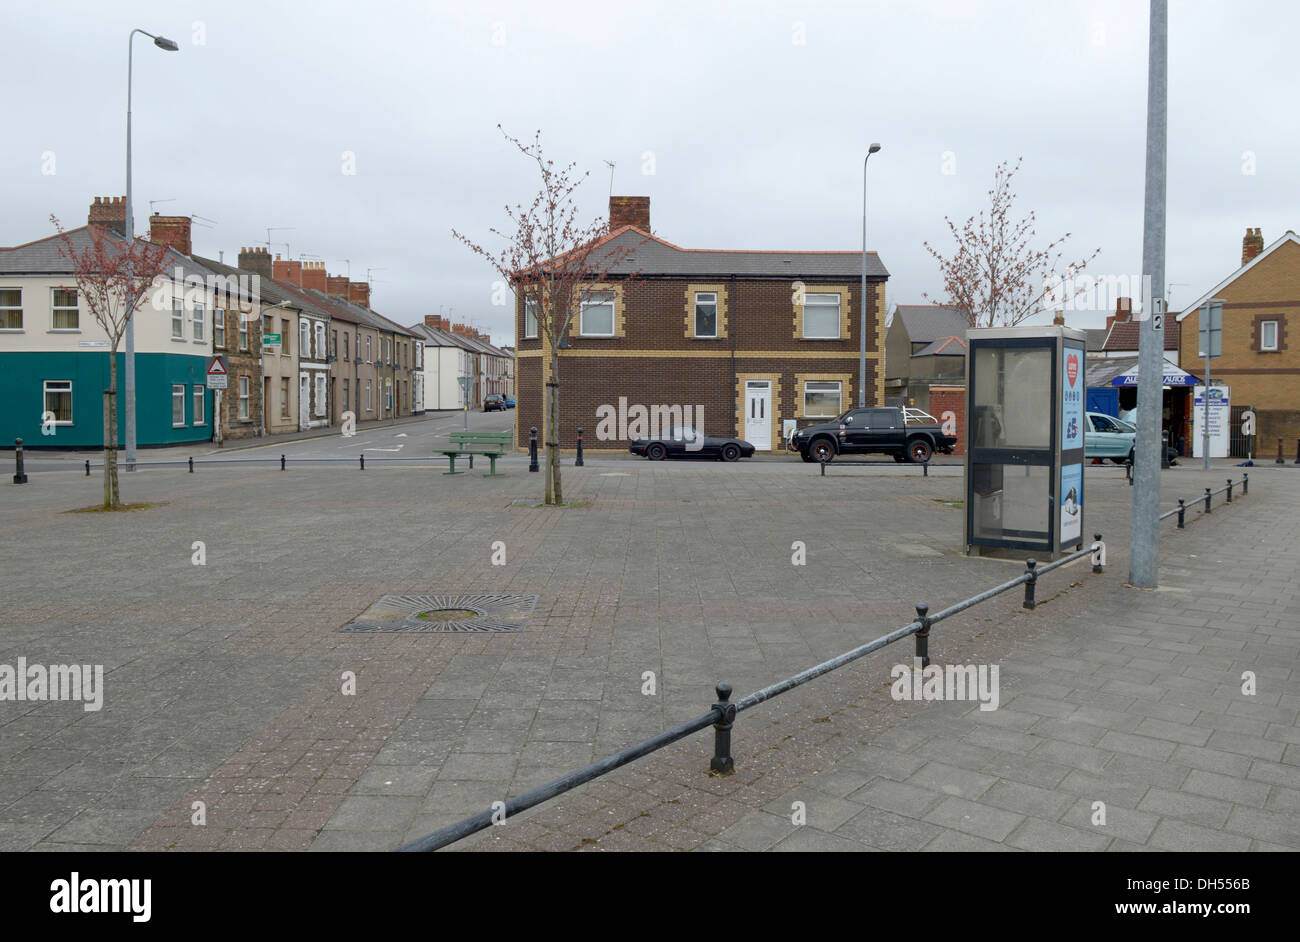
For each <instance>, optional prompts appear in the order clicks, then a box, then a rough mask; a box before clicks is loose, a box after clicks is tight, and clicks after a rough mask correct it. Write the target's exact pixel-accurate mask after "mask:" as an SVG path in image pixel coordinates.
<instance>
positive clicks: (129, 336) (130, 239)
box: [113, 29, 180, 471]
mask: <svg viewBox="0 0 1300 942" xmlns="http://www.w3.org/2000/svg"><path fill="white" fill-rule="evenodd" d="M136 33H144V35H145V36H148V37H149V38H150V39H152V40H153V44H154V45H155V46H157V47H158V48H159V49H165V50H167V51H168V52H176V51H177V50H178V49H180V47H179V46H178V45H176V43H174V42H173V41H172V40H170V39H167V38H165V37H163V36H155V35H154V34H153V33H146V32H145V31H144V30H142V29H133V30H131V33H130V35H129V36H127V38H126V244H127V250H128V251H130V250H131V248H132V247H133V246H134V244H135V218H134V216H133V215H132V210H131V73H132V71H133V70H134V66H135V57H134V52H135V46H134V42H133V41H134V40H135V34H136ZM128 274H129V273H128ZM113 447H117V442H114V443H113ZM126 470H128V471H134V470H135V312H134V311H132V312H131V316H130V317H128V318H127V321H126Z"/></svg>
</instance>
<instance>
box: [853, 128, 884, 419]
mask: <svg viewBox="0 0 1300 942" xmlns="http://www.w3.org/2000/svg"><path fill="white" fill-rule="evenodd" d="M878 150H880V145H879V144H872V145H871V146H870V147H869V148H867V156H865V157H863V158H862V286H861V293H860V294H859V298H860V300H859V301H858V305H859V307H860V308H861V309H862V323H861V324H860V325H859V326H858V408H859V409H862V408H865V407H866V404H867V161H868V160H870V159H871V155H872V154H874V153H875V152H876V151H878ZM877 405H882V406H883V405H884V403H883V402H880V403H877Z"/></svg>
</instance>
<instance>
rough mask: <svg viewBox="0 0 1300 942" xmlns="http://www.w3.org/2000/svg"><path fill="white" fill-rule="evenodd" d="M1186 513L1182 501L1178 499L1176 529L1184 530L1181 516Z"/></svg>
mask: <svg viewBox="0 0 1300 942" xmlns="http://www.w3.org/2000/svg"><path fill="white" fill-rule="evenodd" d="M1186 512H1187V508H1186V507H1185V506H1183V499H1182V498H1181V497H1180V498H1178V529H1180V530H1182V529H1184V527H1183V514H1185V513H1186Z"/></svg>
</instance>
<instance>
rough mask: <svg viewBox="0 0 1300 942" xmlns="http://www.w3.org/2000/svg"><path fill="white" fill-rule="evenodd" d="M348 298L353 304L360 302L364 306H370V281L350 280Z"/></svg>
mask: <svg viewBox="0 0 1300 942" xmlns="http://www.w3.org/2000/svg"><path fill="white" fill-rule="evenodd" d="M348 300H349V301H351V302H352V303H353V304H360V305H361V306H362V307H364V308H369V307H370V283H369V282H367V281H350V282H348Z"/></svg>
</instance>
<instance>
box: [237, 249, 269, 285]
mask: <svg viewBox="0 0 1300 942" xmlns="http://www.w3.org/2000/svg"><path fill="white" fill-rule="evenodd" d="M239 267H240V268H242V269H243V270H244V271H251V272H252V273H253V274H255V275H257V276H258V277H259V278H270V277H271V255H270V253H269V252H267V251H266V249H264V248H260V247H256V246H255V247H253V248H251V249H250V248H248V247H247V246H244V247H241V248H240V250H239Z"/></svg>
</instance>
